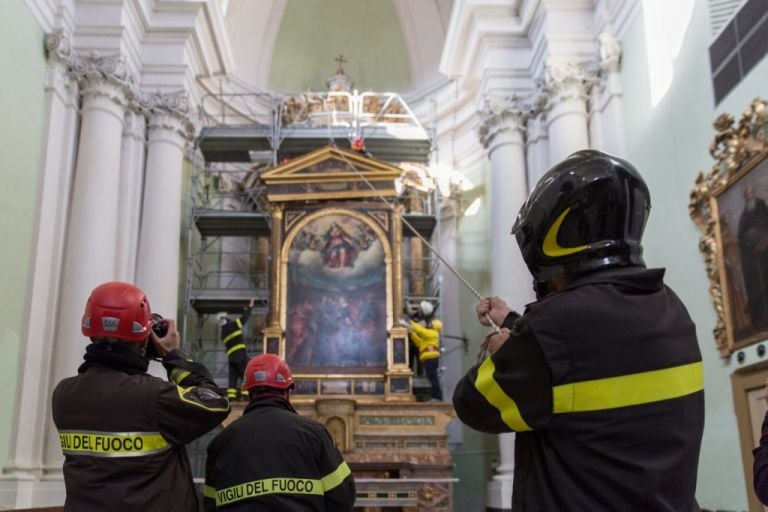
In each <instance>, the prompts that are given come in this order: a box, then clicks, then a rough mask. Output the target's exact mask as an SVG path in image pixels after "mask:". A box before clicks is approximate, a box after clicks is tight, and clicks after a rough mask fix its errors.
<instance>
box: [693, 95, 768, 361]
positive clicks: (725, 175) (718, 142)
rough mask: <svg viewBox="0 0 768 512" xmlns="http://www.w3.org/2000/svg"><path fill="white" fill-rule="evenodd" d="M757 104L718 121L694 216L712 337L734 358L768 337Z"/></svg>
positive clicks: (767, 214)
mask: <svg viewBox="0 0 768 512" xmlns="http://www.w3.org/2000/svg"><path fill="white" fill-rule="evenodd" d="M766 107H768V104H767V103H766V101H765V100H763V99H760V98H756V99H755V100H753V101H752V103H751V104H750V105H749V107H747V109H746V110H745V111H744V113H743V114H742V116H741V119H740V120H739V121H738V123H737V122H736V121H735V119H734V117H733V116H732V115H730V114H727V113H726V114H721V115H720V116H718V118H717V119H716V120H715V122H714V127H715V130H716V135H715V140H714V141H713V142H712V144H711V145H710V148H709V152H710V154H711V155H712V157H713V158H714V159H715V163H714V164H713V166H712V170H711V171H710V172H708V173H707V174H704V173H699V175H698V177H697V178H696V185H695V186H694V188H693V191H692V192H691V200H690V203H689V205H688V211H689V213H690V215H691V218H692V219H693V220H694V222H695V223H696V224H697V225H698V226H699V228H700V229H701V231H702V236H701V239H700V241H699V249H700V250H701V253H702V255H703V256H704V263H705V266H706V271H707V275H708V277H709V281H710V286H709V292H710V297H711V299H712V303H713V305H714V308H715V314H716V324H715V328H714V331H713V333H714V337H715V341H716V343H717V348H718V349H719V351H720V355H721V356H723V357H728V356H729V355H731V354H732V353H733V352H734V351H735V350H738V349H740V348H742V347H744V346H746V345H748V344H750V343H755V342H758V341H761V340H764V339H768V116H766Z"/></svg>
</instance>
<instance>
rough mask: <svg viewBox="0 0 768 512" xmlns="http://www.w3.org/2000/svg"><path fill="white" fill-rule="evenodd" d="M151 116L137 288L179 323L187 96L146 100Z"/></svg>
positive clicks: (190, 130) (143, 102)
mask: <svg viewBox="0 0 768 512" xmlns="http://www.w3.org/2000/svg"><path fill="white" fill-rule="evenodd" d="M140 104H141V106H142V107H143V108H144V109H145V111H146V112H147V113H148V116H149V123H148V126H149V136H148V141H147V166H146V172H145V178H144V203H143V206H142V214H141V230H140V231H139V256H138V261H137V265H136V284H137V285H138V286H139V288H141V289H142V290H144V292H145V293H146V294H147V297H149V303H150V304H151V306H152V311H155V312H158V313H160V314H161V315H163V316H166V317H171V318H175V317H176V311H177V309H178V289H179V255H180V253H179V246H180V239H181V233H180V229H181V191H182V165H183V163H184V147H185V144H186V142H187V140H189V139H190V138H191V137H192V135H193V134H194V129H193V127H192V124H191V123H190V121H189V117H188V116H189V111H190V106H189V101H188V99H187V95H186V93H185V92H183V91H182V92H177V93H170V94H164V93H160V92H158V93H154V94H147V95H142V97H141V99H140Z"/></svg>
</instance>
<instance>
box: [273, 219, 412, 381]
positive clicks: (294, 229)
mask: <svg viewBox="0 0 768 512" xmlns="http://www.w3.org/2000/svg"><path fill="white" fill-rule="evenodd" d="M332 215H345V216H349V217H352V218H354V219H357V220H359V221H360V222H362V223H364V224H365V225H366V226H368V227H369V228H371V230H372V231H373V232H374V233H375V234H376V236H377V237H378V239H379V241H380V242H381V245H382V249H383V251H384V265H385V277H384V282H385V288H386V290H385V295H386V300H385V307H386V320H385V322H386V326H387V331H388V336H387V338H388V339H387V347H386V359H385V365H386V369H385V372H384V373H379V374H370V375H368V374H359V373H349V372H335V373H333V374H328V375H315V374H306V375H305V374H301V375H300V374H297V375H296V376H297V377H302V378H320V377H322V378H323V379H329V380H332V379H333V378H353V377H357V378H365V377H374V376H375V375H379V377H384V375H385V374H386V373H387V372H389V371H391V370H392V369H393V360H392V338H393V335H394V334H395V333H393V326H394V308H393V304H394V303H395V302H396V295H397V294H396V291H397V290H396V287H395V286H394V275H396V272H395V268H394V267H397V266H398V263H399V258H398V257H399V254H400V248H399V247H393V242H394V244H395V245H397V237H393V238H394V240H392V239H390V236H389V233H387V232H386V231H384V229H382V227H381V226H380V225H379V224H378V223H377V222H376V221H375V220H374V219H373V218H372V217H371V216H370V215H367V214H366V213H365V212H364V211H361V210H355V209H351V208H343V207H328V208H321V209H318V210H316V211H313V212H311V213H309V212H308V213H307V214H305V215H303V216H301V217H300V218H299V219H298V220H296V221H295V222H293V223H291V225H290V226H287V227H286V235H285V239H284V240H283V241H282V246H281V249H280V259H279V268H280V272H279V276H280V277H279V283H278V288H279V301H278V308H277V309H278V322H279V326H280V330H281V336H280V353H281V354H286V345H285V343H286V338H285V330H286V327H287V304H288V283H287V275H288V273H287V267H288V254H289V250H290V247H291V244H292V243H293V241H294V239H295V238H296V236H297V235H298V234H299V233H300V232H301V230H302V228H303V227H304V226H306V225H307V224H309V223H311V222H313V221H315V220H316V219H321V218H323V217H328V216H332ZM396 255H397V256H398V257H396Z"/></svg>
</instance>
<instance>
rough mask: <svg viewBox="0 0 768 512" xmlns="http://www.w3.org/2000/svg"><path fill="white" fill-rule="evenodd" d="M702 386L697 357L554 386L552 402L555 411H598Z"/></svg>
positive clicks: (658, 399)
mask: <svg viewBox="0 0 768 512" xmlns="http://www.w3.org/2000/svg"><path fill="white" fill-rule="evenodd" d="M702 389H704V368H703V366H702V363H701V361H698V362H695V363H689V364H684V365H681V366H674V367H672V368H665V369H663V370H653V371H649V372H642V373H633V374H630V375H622V376H619V377H608V378H605V379H595V380H587V381H582V382H573V383H571V384H563V385H560V386H555V387H554V388H552V400H553V404H552V405H553V410H554V412H555V413H556V414H560V413H568V412H586V411H602V410H605V409H616V408H618V407H628V406H631V405H641V404H648V403H653V402H661V401H662V400H669V399H672V398H678V397H681V396H686V395H690V394H692V393H696V392H697V391H701V390H702Z"/></svg>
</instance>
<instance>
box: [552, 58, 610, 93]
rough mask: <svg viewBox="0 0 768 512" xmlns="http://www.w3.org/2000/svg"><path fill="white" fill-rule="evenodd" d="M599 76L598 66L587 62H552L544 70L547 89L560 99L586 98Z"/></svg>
mask: <svg viewBox="0 0 768 512" xmlns="http://www.w3.org/2000/svg"><path fill="white" fill-rule="evenodd" d="M597 78H598V70H597V68H596V66H594V64H592V63H586V62H573V61H566V62H550V63H549V64H547V67H546V69H545V72H544V84H545V88H546V91H547V92H549V93H550V94H551V95H553V96H555V97H557V98H558V99H559V100H560V101H566V100H569V99H573V98H579V99H584V100H586V99H587V96H588V94H589V90H590V89H591V87H592V85H594V84H595V82H596V81H597Z"/></svg>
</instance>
